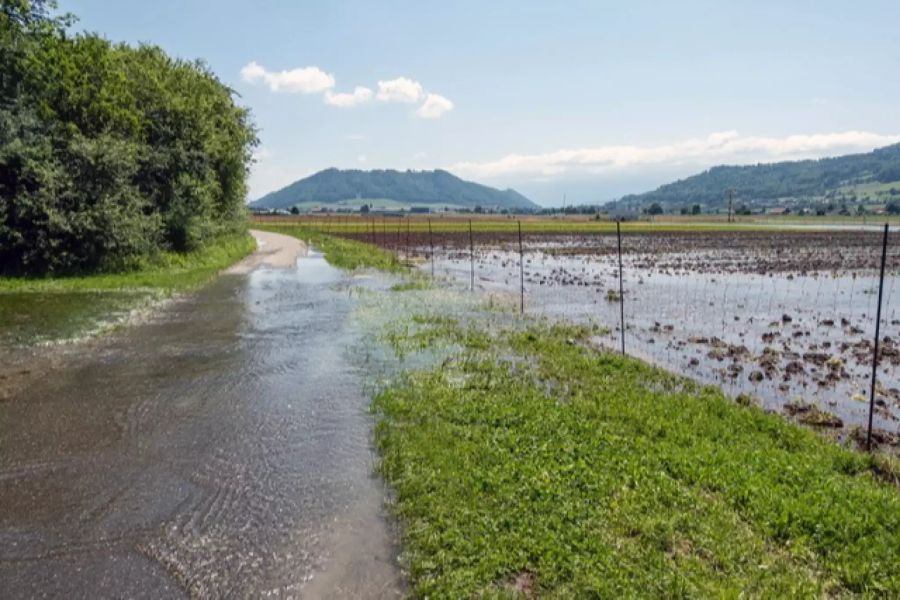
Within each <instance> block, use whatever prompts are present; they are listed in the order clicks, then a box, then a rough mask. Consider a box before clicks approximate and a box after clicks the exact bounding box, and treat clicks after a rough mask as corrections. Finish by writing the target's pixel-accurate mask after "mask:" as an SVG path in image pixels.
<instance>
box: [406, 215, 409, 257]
mask: <svg viewBox="0 0 900 600" xmlns="http://www.w3.org/2000/svg"><path fill="white" fill-rule="evenodd" d="M406 262H409V215H407V216H406Z"/></svg>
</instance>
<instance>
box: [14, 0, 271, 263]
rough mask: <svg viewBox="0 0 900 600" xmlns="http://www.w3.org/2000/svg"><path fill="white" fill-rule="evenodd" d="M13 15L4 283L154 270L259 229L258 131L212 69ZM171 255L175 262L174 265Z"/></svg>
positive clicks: (43, 7)
mask: <svg viewBox="0 0 900 600" xmlns="http://www.w3.org/2000/svg"><path fill="white" fill-rule="evenodd" d="M55 7H56V5H55V2H52V1H50V0H15V1H11V2H3V3H2V9H0V275H61V274H65V275H71V274H84V273H91V272H97V271H102V272H115V271H123V270H128V269H134V268H138V267H144V266H147V265H148V264H150V263H152V262H154V261H156V260H157V258H158V256H157V255H159V254H160V253H164V252H188V251H193V250H197V249H199V248H202V247H204V246H205V245H207V244H209V243H210V242H213V241H215V240H218V239H219V238H220V237H221V236H223V235H229V234H235V233H241V232H244V231H246V209H245V207H244V198H245V196H246V176H247V168H248V165H249V163H250V160H251V154H250V153H251V150H252V147H253V146H254V145H255V143H256V135H255V132H254V129H253V127H252V125H251V124H250V121H249V114H248V111H247V110H246V109H245V108H242V107H239V106H237V105H236V104H235V102H234V98H233V94H232V91H231V90H230V89H229V88H228V87H226V86H225V85H224V84H222V83H221V82H220V81H219V80H218V79H217V78H216V76H215V75H214V74H213V73H212V72H210V70H209V69H208V68H207V67H206V66H205V65H204V64H202V63H199V62H187V61H183V60H177V59H173V58H171V57H169V56H167V55H166V54H165V53H164V52H163V51H162V50H161V49H159V48H157V47H152V46H145V45H142V46H139V47H131V46H127V45H124V44H113V43H111V42H109V41H107V40H105V39H103V38H101V37H98V36H96V35H93V34H77V35H72V34H70V33H69V32H68V31H67V27H68V25H70V24H71V22H72V18H71V17H68V16H64V17H57V16H54V9H55ZM166 260H167V259H166Z"/></svg>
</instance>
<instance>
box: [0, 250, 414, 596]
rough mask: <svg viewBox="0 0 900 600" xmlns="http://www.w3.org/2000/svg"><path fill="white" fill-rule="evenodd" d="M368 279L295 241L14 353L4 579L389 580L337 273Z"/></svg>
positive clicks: (391, 567) (179, 589) (348, 311)
mask: <svg viewBox="0 0 900 600" xmlns="http://www.w3.org/2000/svg"><path fill="white" fill-rule="evenodd" d="M381 285H384V284H382V283H381V282H379V281H378V280H375V279H360V278H356V279H354V278H352V277H350V276H348V275H346V274H343V273H342V272H340V271H338V270H336V269H333V268H332V267H330V266H329V265H327V263H325V261H324V260H323V259H322V257H321V256H317V255H315V253H311V255H310V256H309V257H306V258H302V259H300V260H299V262H298V263H297V268H296V269H293V268H288V269H283V268H281V269H277V268H266V267H263V268H259V269H256V270H254V271H252V272H249V273H237V274H229V275H225V276H223V277H221V278H219V279H218V280H217V281H215V282H214V283H212V284H210V285H209V286H207V287H205V288H204V289H202V290H201V291H199V292H198V293H196V294H193V295H191V296H189V297H187V298H184V299H181V300H179V301H176V302H173V303H171V304H169V305H168V306H166V307H165V308H163V309H162V310H160V311H159V312H158V314H157V315H156V316H154V317H153V318H151V319H150V320H149V321H147V322H144V323H141V324H139V325H135V326H133V327H131V328H129V329H127V330H126V331H123V332H120V333H117V334H114V335H112V336H109V337H107V338H105V339H101V340H95V341H91V342H86V343H83V344H79V345H76V346H74V347H72V348H69V349H67V350H65V351H64V352H63V353H62V356H61V357H59V356H57V357H56V358H55V359H54V361H47V362H46V364H44V363H42V362H41V361H42V360H43V359H41V358H36V359H34V362H30V363H29V364H28V365H27V368H25V369H22V370H21V371H17V373H22V375H21V376H20V378H19V379H20V381H19V383H18V384H17V385H13V386H11V387H10V386H8V388H7V393H6V395H5V396H3V397H2V398H3V399H2V400H0V507H2V510H0V589H2V595H3V597H4V598H20V597H34V596H50V597H66V598H73V597H91V598H96V597H153V598H159V597H182V596H194V597H209V596H214V597H221V596H227V597H278V598H281V597H311V598H318V597H360V598H363V597H364V598H379V597H394V596H396V595H398V594H399V593H400V591H401V578H400V575H399V572H398V569H397V568H396V559H395V555H396V551H395V549H394V547H393V532H392V530H391V527H390V525H389V522H388V521H387V520H386V519H385V515H384V514H383V513H384V508H383V506H384V492H383V490H382V488H381V486H380V483H379V480H378V479H377V477H376V476H375V475H374V474H373V468H374V464H375V460H376V458H375V454H374V451H373V449H372V447H371V416H370V415H369V414H368V413H367V407H368V404H369V399H368V398H367V397H366V395H365V393H364V384H365V382H366V378H367V375H368V374H367V373H366V371H365V370H363V369H364V367H363V366H362V365H361V361H359V360H356V358H355V357H354V353H353V352H351V351H349V350H348V349H350V348H354V347H355V346H357V345H358V344H359V343H360V337H361V335H362V334H361V332H360V331H359V330H358V328H357V327H356V326H355V325H354V324H353V319H352V318H351V315H352V310H353V305H354V302H355V300H354V295H353V293H352V291H353V290H354V289H355V288H358V287H360V286H381ZM0 383H2V382H0Z"/></svg>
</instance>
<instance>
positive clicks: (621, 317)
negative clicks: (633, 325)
mask: <svg viewBox="0 0 900 600" xmlns="http://www.w3.org/2000/svg"><path fill="white" fill-rule="evenodd" d="M621 225H622V224H621V221H616V237H618V239H619V328H620V330H621V332H622V355H623V356H624V354H625V286H624V284H623V283H622V226H621Z"/></svg>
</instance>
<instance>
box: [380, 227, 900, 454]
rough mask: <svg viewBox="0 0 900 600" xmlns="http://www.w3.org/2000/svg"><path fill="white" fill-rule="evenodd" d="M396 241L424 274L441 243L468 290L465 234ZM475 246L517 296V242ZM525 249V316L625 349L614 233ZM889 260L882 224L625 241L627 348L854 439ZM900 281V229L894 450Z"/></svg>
mask: <svg viewBox="0 0 900 600" xmlns="http://www.w3.org/2000/svg"><path fill="white" fill-rule="evenodd" d="M386 239H387V240H388V241H391V240H390V238H389V237H388V238H386ZM399 239H400V245H399V246H397V247H396V250H397V251H398V252H399V253H400V254H401V255H402V254H403V253H404V252H405V251H406V252H408V253H409V254H410V256H411V257H417V260H418V261H419V265H420V268H422V269H423V270H425V271H426V272H430V269H431V268H432V265H431V260H430V258H429V256H430V248H431V245H432V244H434V247H435V250H434V269H435V273H436V275H437V276H438V277H439V278H443V279H444V280H446V281H448V282H450V284H451V285H454V286H456V287H459V288H465V287H467V286H470V285H471V280H470V277H471V269H472V263H471V258H470V253H469V248H468V245H469V239H468V235H466V234H462V235H455V236H451V235H447V234H444V235H441V236H434V237H433V238H432V239H430V240H425V239H423V238H422V235H421V234H419V235H418V236H415V235H414V236H413V239H412V240H411V242H410V245H409V246H406V245H405V238H404V237H402V236H401V237H400V238H399ZM429 242H431V243H429ZM473 244H474V247H475V253H474V272H475V287H476V290H478V291H481V292H486V293H495V294H504V295H507V296H514V297H517V296H518V295H519V291H520V290H519V286H520V271H519V268H520V267H519V250H518V240H517V238H516V236H515V235H513V234H506V235H494V236H492V235H489V234H484V233H481V234H478V235H476V236H474V238H473ZM388 246H389V247H390V244H388ZM524 249H525V260H524V287H525V292H524V301H525V310H526V312H527V313H529V314H533V315H542V316H546V317H548V318H553V319H567V320H574V321H577V322H591V323H599V324H602V325H605V326H607V327H609V328H610V333H609V335H608V336H606V337H604V338H603V339H602V340H600V341H601V342H602V343H604V344H605V345H607V346H608V347H610V348H612V349H619V347H620V330H619V322H620V314H619V311H620V307H619V302H618V298H619V279H618V256H617V253H616V238H615V236H611V235H591V236H574V235H572V236H566V235H537V234H531V235H528V236H526V238H525V240H524ZM880 258H881V235H880V234H879V233H877V232H872V231H868V232H864V231H844V230H839V231H829V232H802V233H801V232H741V233H736V232H712V233H701V234H697V233H666V234H643V235H626V236H624V237H623V274H624V277H623V286H624V300H625V302H624V305H625V323H626V332H625V346H626V351H627V352H628V353H629V354H632V355H635V356H638V357H641V358H645V359H646V360H649V361H650V362H653V363H655V364H658V365H660V366H663V367H665V368H667V369H670V370H672V371H675V372H678V373H682V374H684V375H688V376H690V377H692V378H695V379H697V380H699V381H701V382H704V383H710V384H716V385H720V386H722V387H723V388H724V389H725V390H726V391H728V392H729V393H730V394H732V395H733V396H735V397H738V396H742V395H744V396H743V398H748V396H749V397H750V398H752V399H753V400H752V401H755V402H759V403H761V404H762V405H764V406H765V407H766V408H768V409H771V410H776V411H781V412H784V413H786V414H788V415H789V416H791V417H794V418H797V419H798V420H800V421H803V422H807V423H808V424H811V425H815V426H818V427H821V428H823V429H825V430H828V431H831V432H833V434H834V435H837V436H840V437H844V436H852V437H854V438H858V437H859V435H860V432H859V430H858V427H859V426H864V425H865V423H866V421H867V419H868V398H869V385H870V378H871V369H872V353H873V337H874V330H875V314H876V303H877V292H878V289H877V288H878V270H877V269H878V266H879V263H880ZM898 277H900V235H898V234H894V233H892V234H891V241H890V244H889V254H888V260H887V276H886V279H885V288H884V301H883V309H882V323H881V341H880V349H879V355H880V364H879V368H878V384H877V386H876V410H875V416H874V424H875V428H876V436H875V438H876V441H877V442H879V443H881V444H882V445H892V446H895V447H896V446H897V443H898V430H900V427H898V424H900V421H898V418H900V312H898V309H900V297H897V293H900V290H898V289H897V287H898V282H897V280H898ZM748 399H749V398H748Z"/></svg>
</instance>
